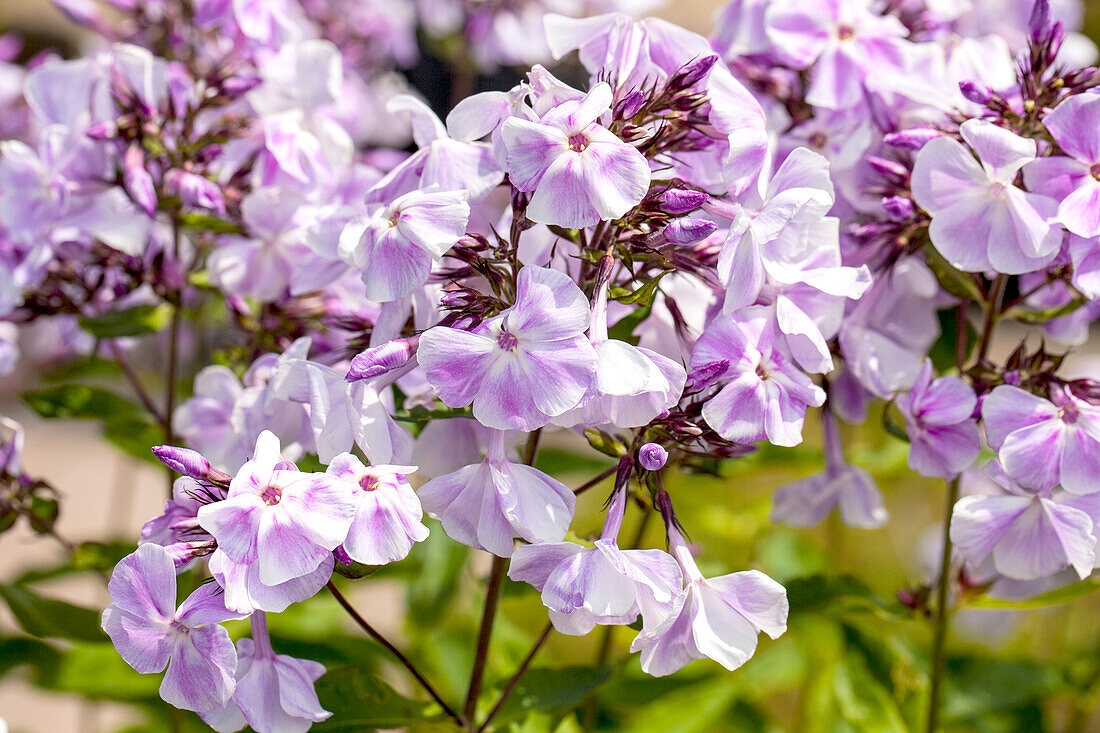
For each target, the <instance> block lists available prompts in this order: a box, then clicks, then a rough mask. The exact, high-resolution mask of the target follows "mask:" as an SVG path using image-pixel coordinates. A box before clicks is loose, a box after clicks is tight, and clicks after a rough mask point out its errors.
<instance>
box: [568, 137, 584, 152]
mask: <svg viewBox="0 0 1100 733" xmlns="http://www.w3.org/2000/svg"><path fill="white" fill-rule="evenodd" d="M587 147H588V138H586V137H585V136H584V135H580V134H577V135H573V136H571V137H570V138H569V149H570V150H572V151H573V152H574V153H583V152H584V151H585V149H586V148H587Z"/></svg>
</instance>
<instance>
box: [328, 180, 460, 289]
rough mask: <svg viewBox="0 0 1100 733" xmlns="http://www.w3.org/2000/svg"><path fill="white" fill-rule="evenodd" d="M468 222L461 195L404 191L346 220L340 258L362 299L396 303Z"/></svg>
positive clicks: (425, 276)
mask: <svg viewBox="0 0 1100 733" xmlns="http://www.w3.org/2000/svg"><path fill="white" fill-rule="evenodd" d="M469 219H470V205H469V204H468V203H466V194H465V192H463V191H410V192H409V193H407V194H404V195H403V196H399V197H398V198H397V199H395V200H394V201H393V202H392V203H390V204H389V205H387V206H382V205H381V204H369V205H368V209H367V213H366V215H365V216H363V217H360V218H357V219H354V220H352V221H351V222H350V223H349V224H348V225H347V227H345V228H344V231H343V233H342V234H341V235H340V248H339V254H340V258H341V259H342V260H344V261H345V262H347V263H348V264H350V265H352V266H354V267H356V268H357V269H359V270H360V271H362V278H363V284H364V285H365V286H366V292H365V293H364V294H365V296H366V297H367V298H368V299H370V300H374V301H377V302H379V303H384V302H387V301H391V300H397V299H399V298H403V297H405V296H406V295H410V294H411V293H412V292H413V291H414V290H416V289H417V288H419V287H420V286H422V285H423V284H424V283H425V282H426V281H427V279H428V276H429V275H430V274H431V269H432V262H437V261H439V259H440V258H442V257H443V255H444V254H446V253H447V250H449V249H450V248H451V247H453V246H454V244H455V242H457V241H458V239H459V238H460V237H461V236H462V235H464V234H465V233H466V224H467V222H468V221H469Z"/></svg>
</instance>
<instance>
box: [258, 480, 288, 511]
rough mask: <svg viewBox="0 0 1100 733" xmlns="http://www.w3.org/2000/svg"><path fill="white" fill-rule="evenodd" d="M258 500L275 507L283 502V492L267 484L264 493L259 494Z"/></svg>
mask: <svg viewBox="0 0 1100 733" xmlns="http://www.w3.org/2000/svg"><path fill="white" fill-rule="evenodd" d="M260 498H261V499H263V500H264V504H267V505H268V506H275V505H276V504H278V503H279V502H280V501H282V500H283V490H282V489H280V488H279V487H278V486H272V485H271V484H268V485H267V487H266V488H265V489H264V493H262V494H260Z"/></svg>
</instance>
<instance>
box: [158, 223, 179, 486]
mask: <svg viewBox="0 0 1100 733" xmlns="http://www.w3.org/2000/svg"><path fill="white" fill-rule="evenodd" d="M172 255H173V259H174V260H175V262H176V263H177V264H178V263H179V261H180V223H179V219H177V218H176V217H174V216H173V217H172ZM182 299H183V293H182V291H181V292H177V293H176V298H175V300H176V302H174V303H172V321H171V323H170V324H169V326H168V368H167V370H166V376H165V384H164V420H163V422H162V423H161V425H162V426H163V427H164V443H165V444H166V445H172V443H174V442H175V439H176V436H175V434H174V431H173V430H172V413H173V412H175V409H176V362H177V361H179V335H180V321H181V319H182V316H183V310H182V307H183V302H182ZM175 480H176V474H175V472H173V471H172V469H168V498H169V499H171V498H172V484H173V483H175Z"/></svg>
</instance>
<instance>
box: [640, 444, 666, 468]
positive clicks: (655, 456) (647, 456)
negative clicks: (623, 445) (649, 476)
mask: <svg viewBox="0 0 1100 733" xmlns="http://www.w3.org/2000/svg"><path fill="white" fill-rule="evenodd" d="M667 462H668V451H666V450H665V449H664V446H661V445H659V444H657V443H646V444H645V445H643V446H642V447H641V448H639V449H638V463H640V464H642V468H644V469H645V470H647V471H660V470H661V469H662V468H664V467H665V463H667Z"/></svg>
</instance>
